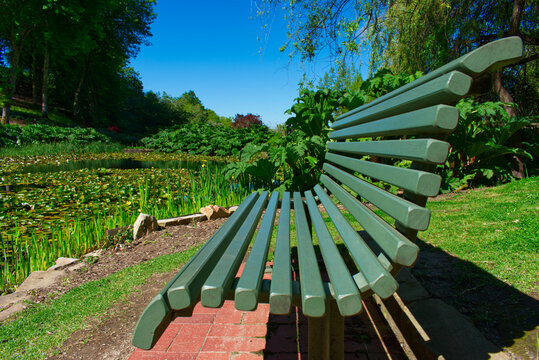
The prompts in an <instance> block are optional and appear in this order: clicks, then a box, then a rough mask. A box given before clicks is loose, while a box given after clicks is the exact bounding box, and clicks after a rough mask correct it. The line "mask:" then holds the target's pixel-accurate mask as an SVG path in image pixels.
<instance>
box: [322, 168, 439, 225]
mask: <svg viewBox="0 0 539 360" xmlns="http://www.w3.org/2000/svg"><path fill="white" fill-rule="evenodd" d="M323 169H324V170H325V171H326V172H327V173H328V174H330V175H331V176H333V177H334V178H335V179H337V180H339V181H340V182H341V183H343V184H345V185H346V186H348V187H349V188H350V189H352V190H353V191H355V192H356V193H358V194H359V195H361V196H362V197H363V198H365V199H366V200H367V201H369V202H370V203H372V204H373V205H374V206H376V207H378V208H379V209H380V210H382V211H384V212H385V213H386V214H388V215H389V216H391V217H392V218H393V219H395V220H397V221H398V222H400V223H401V224H403V225H405V226H406V227H409V228H412V229H416V230H425V229H426V228H427V226H428V225H429V220H430V210H428V209H425V208H424V207H422V206H418V205H416V204H414V203H412V202H410V201H407V200H405V199H403V198H400V197H398V196H396V195H393V194H391V193H389V192H387V191H385V190H384V189H381V188H379V187H377V186H374V185H372V184H370V183H368V182H366V181H363V180H361V179H359V178H357V177H355V176H354V175H350V174H349V173H347V172H345V171H342V170H341V169H338V168H336V167H335V166H333V165H330V164H324V167H323Z"/></svg>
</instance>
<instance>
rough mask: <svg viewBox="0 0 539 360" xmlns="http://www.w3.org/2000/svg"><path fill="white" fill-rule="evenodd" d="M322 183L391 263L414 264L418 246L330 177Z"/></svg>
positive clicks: (324, 178)
mask: <svg viewBox="0 0 539 360" xmlns="http://www.w3.org/2000/svg"><path fill="white" fill-rule="evenodd" d="M322 183H323V184H324V186H325V187H326V189H328V190H329V191H330V192H331V193H332V194H333V195H335V197H336V198H337V199H338V200H339V201H340V202H341V204H343V205H344V207H345V208H346V209H347V210H348V211H349V212H350V214H352V216H353V217H354V218H355V219H356V221H357V222H358V223H359V224H360V225H361V226H362V227H363V228H364V229H365V231H367V232H368V233H369V235H370V236H371V237H372V238H373V240H374V241H376V243H377V244H378V246H380V248H381V249H382V250H384V252H385V253H386V254H387V255H388V256H389V258H390V260H391V261H393V262H395V263H397V264H400V265H403V266H411V265H412V264H414V262H415V261H416V259H417V255H418V253H419V248H418V247H417V245H416V244H414V243H413V242H411V241H410V240H408V239H407V238H406V237H404V235H402V234H401V233H399V232H398V231H397V230H395V228H394V227H392V226H391V225H389V224H388V223H386V222H385V221H384V220H383V219H382V218H380V217H379V216H378V215H376V214H375V213H374V212H373V211H372V210H371V209H369V208H368V207H367V206H366V205H364V204H362V203H361V202H360V201H359V200H357V199H356V198H354V197H353V196H352V195H351V194H350V193H349V192H348V191H346V190H344V189H343V188H342V187H341V186H339V185H338V184H337V183H336V182H335V181H333V180H331V179H330V178H329V177H327V176H325V177H323V178H322Z"/></svg>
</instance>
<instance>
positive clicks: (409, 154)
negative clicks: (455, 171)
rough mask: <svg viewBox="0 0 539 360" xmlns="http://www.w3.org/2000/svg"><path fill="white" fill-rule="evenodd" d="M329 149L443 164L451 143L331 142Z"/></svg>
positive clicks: (419, 140)
mask: <svg viewBox="0 0 539 360" xmlns="http://www.w3.org/2000/svg"><path fill="white" fill-rule="evenodd" d="M327 147H328V149H329V150H333V151H337V152H344V153H350V154H359V155H375V156H380V157H388V158H396V159H402V160H413V161H420V162H425V163H430V164H442V163H444V162H445V160H446V159H447V154H448V153H449V148H450V145H449V143H447V142H445V141H440V140H436V139H413V140H380V141H352V142H330V143H328V144H327Z"/></svg>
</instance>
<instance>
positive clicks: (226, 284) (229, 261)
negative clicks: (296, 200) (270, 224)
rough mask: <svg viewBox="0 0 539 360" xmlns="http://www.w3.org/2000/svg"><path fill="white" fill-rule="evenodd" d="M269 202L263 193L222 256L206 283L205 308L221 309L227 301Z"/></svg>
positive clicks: (202, 294) (204, 286) (201, 296)
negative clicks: (229, 291)
mask: <svg viewBox="0 0 539 360" xmlns="http://www.w3.org/2000/svg"><path fill="white" fill-rule="evenodd" d="M267 201H268V192H267V191H265V192H263V193H262V194H261V195H260V197H259V198H258V200H257V201H256V204H255V205H254V206H253V208H252V210H251V212H250V213H249V215H248V216H247V219H245V222H244V223H243V225H242V227H241V228H240V229H239V230H238V232H237V233H236V236H234V239H232V241H231V242H230V245H228V247H227V248H226V251H225V252H224V253H223V254H222V255H221V258H220V259H219V262H218V263H217V265H215V267H214V268H213V271H212V272H211V274H210V276H209V277H208V278H207V279H206V281H205V282H204V285H203V286H202V291H201V294H200V302H201V303H202V305H203V306H205V307H220V306H221V305H222V304H223V302H224V301H225V297H226V295H227V292H228V290H229V289H230V286H231V284H232V282H233V281H234V278H235V275H236V273H237V271H238V269H239V267H240V264H241V261H242V260H243V256H244V255H245V252H246V251H247V247H248V246H249V243H250V242H251V239H252V237H253V234H254V232H255V230H256V226H257V225H258V221H259V220H260V216H261V215H262V211H263V210H264V208H265V206H266V204H267Z"/></svg>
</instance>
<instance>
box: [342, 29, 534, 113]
mask: <svg viewBox="0 0 539 360" xmlns="http://www.w3.org/2000/svg"><path fill="white" fill-rule="evenodd" d="M522 51H523V46H522V39H521V38H520V37H518V36H513V37H508V38H504V39H499V40H496V41H493V42H491V43H488V44H486V45H483V46H481V47H480V48H477V49H475V50H473V51H471V52H469V53H468V54H466V55H463V56H461V57H460V58H458V59H455V60H453V61H451V62H450V63H448V64H446V65H444V66H442V67H440V68H438V69H436V70H434V71H431V72H429V73H428V74H426V75H424V76H422V77H420V78H419V79H417V80H415V81H413V82H411V83H409V84H406V85H404V86H401V87H400V88H398V89H396V90H394V91H392V92H391V93H389V94H386V95H384V96H381V97H379V98H378V99H375V100H373V101H371V102H369V103H367V104H365V105H362V106H360V107H358V108H356V109H353V110H351V111H349V112H347V113H345V114H343V115H341V116H339V117H338V118H337V120H340V119H342V118H345V117H348V116H350V115H353V114H355V113H358V112H361V111H364V110H366V109H368V108H371V107H373V106H375V105H377V104H379V103H381V102H384V101H386V100H388V99H391V98H393V97H395V96H397V95H399V94H402V93H404V92H406V91H409V90H411V89H413V88H415V87H418V86H420V85H422V84H424V83H426V82H428V81H431V80H433V79H435V78H437V77H439V76H442V75H444V74H447V73H449V72H451V71H460V72H462V73H464V74H468V75H470V76H473V77H474V78H477V77H478V76H480V75H482V74H483V73H486V72H489V71H491V70H492V69H493V68H499V67H501V66H504V65H506V64H509V63H512V62H514V61H515V60H516V59H518V58H520V57H521V56H522Z"/></svg>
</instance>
